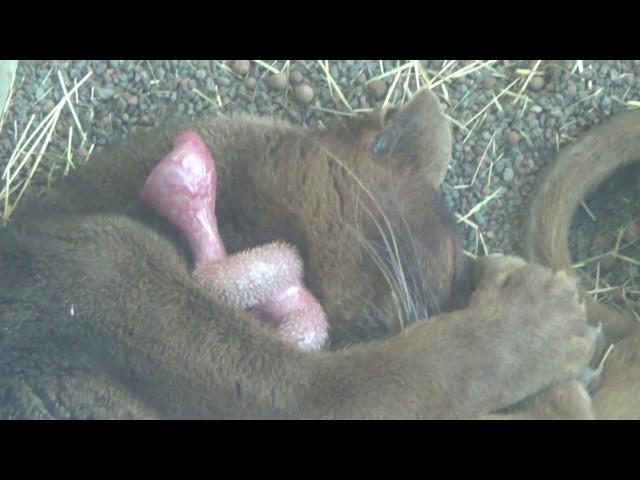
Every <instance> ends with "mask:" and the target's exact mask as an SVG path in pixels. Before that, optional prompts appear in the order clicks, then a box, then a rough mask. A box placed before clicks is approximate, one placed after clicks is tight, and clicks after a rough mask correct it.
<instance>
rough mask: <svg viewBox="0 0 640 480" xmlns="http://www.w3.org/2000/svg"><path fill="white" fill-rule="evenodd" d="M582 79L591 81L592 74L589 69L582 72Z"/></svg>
mask: <svg viewBox="0 0 640 480" xmlns="http://www.w3.org/2000/svg"><path fill="white" fill-rule="evenodd" d="M582 77H583V78H585V79H587V80H591V77H593V72H592V71H591V69H590V68H585V69H584V70H583V71H582Z"/></svg>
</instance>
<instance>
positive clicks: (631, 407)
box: [523, 111, 640, 418]
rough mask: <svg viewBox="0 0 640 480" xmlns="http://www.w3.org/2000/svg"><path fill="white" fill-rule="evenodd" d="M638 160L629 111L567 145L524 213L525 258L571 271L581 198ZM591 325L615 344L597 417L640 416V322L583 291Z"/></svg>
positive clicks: (639, 117)
mask: <svg viewBox="0 0 640 480" xmlns="http://www.w3.org/2000/svg"><path fill="white" fill-rule="evenodd" d="M639 160H640V112H638V111H634V112H628V113H624V114H621V115H618V116H616V117H614V118H613V119H610V120H608V121H607V122H606V123H604V124H603V125H601V126H598V127H596V128H593V129H592V130H591V131H589V132H588V133H587V134H586V135H585V136H584V137H583V138H582V139H581V140H580V141H578V142H576V143H575V144H573V145H571V146H569V147H568V148H565V149H564V150H563V151H561V152H560V154H559V155H558V157H557V158H556V159H555V160H553V161H552V163H551V164H550V165H549V167H548V168H547V170H546V171H545V172H544V173H543V175H542V176H541V178H540V181H539V183H538V187H537V189H536V190H535V191H534V193H533V194H532V198H531V202H530V203H529V205H530V208H529V210H528V212H527V215H526V217H525V229H524V235H523V245H524V250H525V252H524V253H525V257H526V258H527V259H529V260H531V261H534V262H538V263H540V264H541V265H544V266H546V267H550V268H552V269H554V270H564V271H566V272H572V273H573V270H572V266H571V265H572V262H571V255H570V252H569V243H568V241H569V240H568V235H569V227H570V222H571V219H572V217H573V215H574V214H575V212H576V209H577V208H578V206H579V203H580V201H581V200H584V199H585V197H586V196H587V195H588V194H589V193H590V192H591V191H593V190H594V189H595V188H597V187H598V186H599V185H600V184H601V183H602V182H603V181H604V180H606V179H607V178H608V177H609V176H611V174H612V173H614V172H615V171H616V170H618V169H620V168H622V167H623V166H625V165H627V164H630V163H631V162H634V161H639ZM581 296H582V297H583V298H584V299H585V300H586V302H587V315H588V318H589V323H590V324H592V325H597V324H599V323H600V324H602V325H603V329H604V332H605V337H606V339H607V341H608V342H617V341H619V340H621V339H623V338H629V339H628V340H623V341H622V342H621V343H620V344H618V345H616V347H615V348H614V350H613V353H612V356H611V357H610V358H609V359H608V360H607V362H606V363H605V371H604V374H603V378H602V382H601V384H600V386H599V388H598V391H597V392H596V393H595V396H594V410H595V413H596V416H597V417H598V418H639V417H640V357H638V355H636V352H639V351H640V350H638V349H637V348H636V347H637V346H638V342H637V340H636V339H634V337H637V336H638V327H639V326H640V324H639V322H637V321H636V320H635V319H634V318H633V317H632V316H631V315H627V314H621V313H618V312H616V311H614V310H612V309H610V308H608V307H606V306H605V305H602V304H599V303H597V302H595V301H594V300H593V299H592V297H591V296H590V295H588V294H587V293H586V292H585V291H584V290H581Z"/></svg>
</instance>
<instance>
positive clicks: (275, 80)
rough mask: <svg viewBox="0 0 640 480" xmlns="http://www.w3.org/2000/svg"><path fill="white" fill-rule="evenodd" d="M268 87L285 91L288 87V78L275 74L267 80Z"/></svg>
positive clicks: (282, 74) (281, 74)
mask: <svg viewBox="0 0 640 480" xmlns="http://www.w3.org/2000/svg"><path fill="white" fill-rule="evenodd" d="M267 85H269V87H270V88H272V89H273V90H284V89H285V87H286V86H287V77H285V75H284V73H274V74H273V75H271V76H270V77H269V78H268V79H267Z"/></svg>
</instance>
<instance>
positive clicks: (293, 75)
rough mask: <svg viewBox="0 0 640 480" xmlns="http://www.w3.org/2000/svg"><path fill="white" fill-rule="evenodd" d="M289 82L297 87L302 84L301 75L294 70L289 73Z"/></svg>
mask: <svg viewBox="0 0 640 480" xmlns="http://www.w3.org/2000/svg"><path fill="white" fill-rule="evenodd" d="M289 82H290V83H291V85H298V84H299V83H300V82H302V74H301V73H300V72H298V71H296V70H293V71H292V72H290V73H289Z"/></svg>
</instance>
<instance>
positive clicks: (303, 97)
mask: <svg viewBox="0 0 640 480" xmlns="http://www.w3.org/2000/svg"><path fill="white" fill-rule="evenodd" d="M295 97H296V100H297V101H298V102H300V103H302V104H305V105H306V104H308V103H311V100H313V88H311V87H310V86H309V85H306V84H304V83H303V84H300V85H298V86H297V87H296V89H295Z"/></svg>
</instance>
